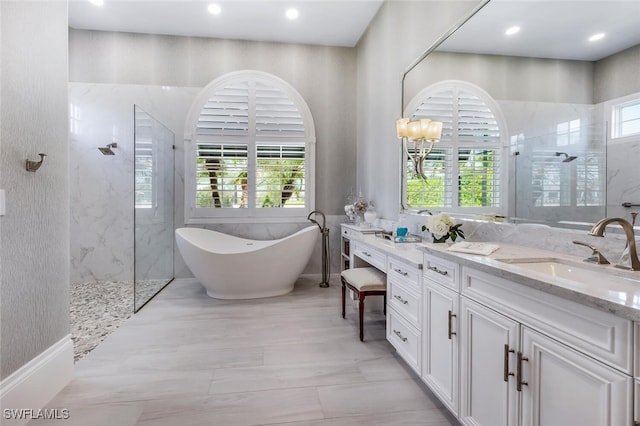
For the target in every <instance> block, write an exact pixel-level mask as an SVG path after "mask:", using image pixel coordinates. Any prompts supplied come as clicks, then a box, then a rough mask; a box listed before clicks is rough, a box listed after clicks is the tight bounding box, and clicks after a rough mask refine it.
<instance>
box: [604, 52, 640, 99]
mask: <svg viewBox="0 0 640 426" xmlns="http://www.w3.org/2000/svg"><path fill="white" fill-rule="evenodd" d="M638 76H640V45H637V46H634V47H631V48H629V49H627V50H623V51H622V52H620V53H616V54H615V55H611V56H609V57H608V58H604V59H601V60H599V61H598V62H596V63H595V72H594V83H593V86H594V102H593V103H600V102H605V101H608V100H610V99H615V98H619V97H622V96H626V95H629V94H631V93H636V92H640V78H639V77H638Z"/></svg>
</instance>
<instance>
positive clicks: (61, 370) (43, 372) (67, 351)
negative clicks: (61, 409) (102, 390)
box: [0, 334, 73, 426]
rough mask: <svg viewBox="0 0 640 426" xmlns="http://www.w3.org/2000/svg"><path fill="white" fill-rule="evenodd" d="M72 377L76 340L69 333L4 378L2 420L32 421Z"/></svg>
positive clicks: (0, 398)
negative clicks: (74, 341)
mask: <svg viewBox="0 0 640 426" xmlns="http://www.w3.org/2000/svg"><path fill="white" fill-rule="evenodd" d="M72 378H73V341H72V340H71V335H70V334H69V335H67V336H65V337H63V338H62V339H60V340H59V341H58V342H57V343H55V344H53V345H52V346H51V347H49V348H48V349H47V350H45V351H44V352H42V353H41V354H40V355H38V356H37V357H35V358H34V359H32V360H31V361H29V362H28V363H27V364H25V365H23V366H22V367H20V368H19V369H18V370H17V371H15V372H14V373H12V374H11V375H10V376H9V377H7V378H6V379H4V380H3V381H2V382H0V407H1V408H2V410H0V423H2V424H3V425H5V424H6V425H16V426H17V425H24V424H26V423H28V422H29V421H30V420H31V418H33V417H31V416H33V415H36V414H37V412H38V410H39V409H41V408H42V407H44V406H45V405H46V404H47V403H48V402H49V401H51V399H53V397H54V396H56V394H57V393H58V392H60V391H61V390H62V388H64V387H65V386H66V385H67V384H68V383H69V382H70V381H71V379H72ZM9 410H11V411H9ZM21 410H22V411H21ZM30 410H33V411H30ZM16 417H23V418H22V419H19V418H16ZM5 422H6V423H5Z"/></svg>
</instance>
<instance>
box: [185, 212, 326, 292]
mask: <svg viewBox="0 0 640 426" xmlns="http://www.w3.org/2000/svg"><path fill="white" fill-rule="evenodd" d="M317 236H318V228H317V227H316V226H315V225H312V226H309V227H307V228H304V229H302V230H300V231H298V232H296V233H295V234H292V235H289V236H288V237H284V238H281V239H279V240H268V241H260V240H247V239H244V238H238V237H234V236H232V235H227V234H223V233H221V232H216V231H210V230H208V229H200V228H178V229H176V243H177V245H178V250H179V251H180V254H181V255H182V257H183V259H184V261H185V263H186V264H187V266H188V267H189V269H191V272H192V273H193V275H194V276H195V277H196V278H197V279H198V280H199V281H200V283H202V285H203V286H204V288H205V289H206V290H207V294H208V295H209V296H211V297H214V298H216V299H255V298H259V297H271V296H279V295H281V294H286V293H289V292H290V291H291V290H293V284H294V283H295V281H296V280H297V279H298V277H299V276H300V274H301V273H302V271H303V270H304V267H305V266H306V265H307V263H308V262H309V259H310V258H311V254H312V253H313V248H314V247H315V244H316V239H317Z"/></svg>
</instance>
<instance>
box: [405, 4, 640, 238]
mask: <svg viewBox="0 0 640 426" xmlns="http://www.w3.org/2000/svg"><path fill="white" fill-rule="evenodd" d="M482 4H484V6H482V7H480V9H479V10H477V11H475V13H474V14H473V16H472V17H471V18H470V19H468V20H467V21H466V22H464V23H463V24H462V25H460V26H459V28H457V29H456V30H455V31H453V32H452V33H451V35H448V36H443V37H442V38H441V40H440V41H439V42H438V43H436V45H434V46H433V48H432V49H430V50H428V51H427V52H426V54H425V55H424V57H423V58H422V59H421V60H420V61H419V62H417V63H416V64H415V66H414V67H413V68H412V69H411V70H410V71H409V72H408V73H407V74H406V76H405V79H404V80H403V98H404V99H405V102H404V105H403V108H405V111H404V113H405V114H406V113H407V110H406V109H407V108H408V107H409V106H410V105H412V103H413V104H414V105H415V103H416V102H415V98H416V96H418V95H419V94H420V93H421V92H424V89H425V88H428V87H430V86H434V85H437V84H442V82H446V81H450V82H464V84H468V85H471V86H474V87H477V88H478V90H481V91H483V92H484V93H486V94H487V95H488V96H489V97H490V100H491V102H493V104H494V105H497V108H498V110H499V114H500V115H501V117H502V128H501V129H500V138H501V143H502V146H503V147H504V148H503V150H502V161H503V162H504V168H503V170H504V176H501V178H500V183H501V185H502V190H503V191H505V192H506V193H507V196H506V197H504V202H503V203H502V205H500V213H501V214H504V215H506V216H508V217H511V218H513V219H514V220H519V221H533V222H543V223H548V224H553V225H556V226H566V227H572V226H576V225H577V224H582V223H592V222H595V221H597V220H598V219H600V218H602V217H605V216H621V217H625V218H629V216H630V215H629V214H630V212H631V211H632V210H638V209H640V170H639V169H638V168H637V165H636V164H637V163H638V161H640V0H626V1H616V0H614V1H523V0H491V1H488V2H482V3H481V4H480V5H482ZM516 27H517V28H518V30H516ZM509 29H511V30H510V31H511V32H512V34H507V30H509ZM599 34H600V35H599ZM592 37H593V39H591V40H590V38H592ZM408 114H409V115H410V114H412V111H409V112H408ZM460 114H462V112H460ZM403 116H404V115H403ZM454 161H456V160H454ZM457 161H458V162H460V163H461V160H459V159H458V160H457ZM458 182H459V185H460V182H462V179H461V178H460V177H458ZM406 192H407V189H406V187H405V188H404V189H403V193H406ZM443 210H446V209H444V208H443Z"/></svg>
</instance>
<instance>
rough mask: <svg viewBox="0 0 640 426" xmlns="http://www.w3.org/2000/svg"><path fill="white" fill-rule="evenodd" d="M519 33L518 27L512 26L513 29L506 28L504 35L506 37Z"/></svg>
mask: <svg viewBox="0 0 640 426" xmlns="http://www.w3.org/2000/svg"><path fill="white" fill-rule="evenodd" d="M519 31H520V27H518V26H517V25H516V26H513V27H509V28H507V31H505V32H504V33H505V34H506V35H514V34H516V33H517V32H519Z"/></svg>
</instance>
